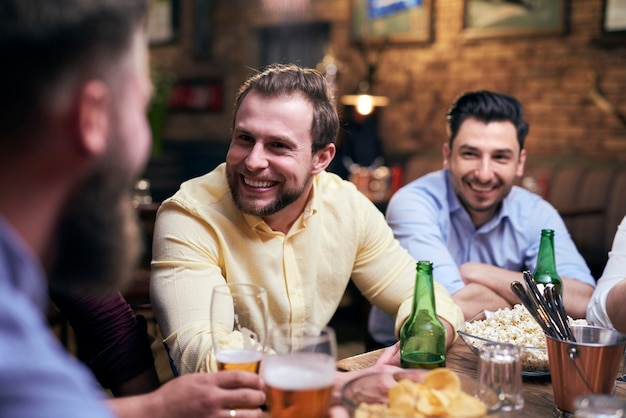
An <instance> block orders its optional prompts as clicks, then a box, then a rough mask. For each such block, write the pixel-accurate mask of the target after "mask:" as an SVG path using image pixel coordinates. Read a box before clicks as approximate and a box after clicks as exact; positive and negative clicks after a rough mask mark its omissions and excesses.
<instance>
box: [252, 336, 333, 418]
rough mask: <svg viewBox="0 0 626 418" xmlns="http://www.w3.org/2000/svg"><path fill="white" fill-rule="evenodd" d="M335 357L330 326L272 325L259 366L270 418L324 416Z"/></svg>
mask: <svg viewBox="0 0 626 418" xmlns="http://www.w3.org/2000/svg"><path fill="white" fill-rule="evenodd" d="M336 357H337V340H336V337H335V332H334V331H333V329H332V328H329V327H326V326H319V327H316V326H312V325H297V324H284V325H278V326H276V327H272V329H271V330H270V348H269V350H268V353H267V354H266V356H265V358H264V360H263V367H262V369H261V375H262V376H263V380H264V381H265V387H266V392H267V400H266V403H267V406H268V409H269V411H270V415H271V416H272V418H288V417H289V418H291V417H298V418H326V417H327V415H328V408H329V406H330V401H331V396H332V392H333V387H334V383H335V370H336V365H335V362H336Z"/></svg>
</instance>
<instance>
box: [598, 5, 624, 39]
mask: <svg viewBox="0 0 626 418" xmlns="http://www.w3.org/2000/svg"><path fill="white" fill-rule="evenodd" d="M602 34H603V35H608V36H626V0H604V4H603V8H602Z"/></svg>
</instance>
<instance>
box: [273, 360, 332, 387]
mask: <svg viewBox="0 0 626 418" xmlns="http://www.w3.org/2000/svg"><path fill="white" fill-rule="evenodd" d="M263 379H264V380H265V382H266V383H267V384H268V385H270V386H272V387H275V388H281V389H287V390H305V389H316V388H322V387H328V386H331V385H333V384H334V381H335V360H334V358H333V357H331V356H329V355H327V354H322V353H291V354H286V355H275V356H266V357H265V359H264V365H263Z"/></svg>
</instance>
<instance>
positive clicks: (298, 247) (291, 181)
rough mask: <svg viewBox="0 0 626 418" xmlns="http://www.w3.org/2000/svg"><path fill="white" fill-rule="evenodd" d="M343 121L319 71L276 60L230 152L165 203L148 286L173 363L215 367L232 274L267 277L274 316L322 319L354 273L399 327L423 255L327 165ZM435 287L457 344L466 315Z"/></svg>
mask: <svg viewBox="0 0 626 418" xmlns="http://www.w3.org/2000/svg"><path fill="white" fill-rule="evenodd" d="M338 132H339V117H338V115H337V111H336V109H335V106H334V103H333V99H332V96H331V94H330V90H329V86H328V85H327V83H326V81H325V79H324V77H323V76H322V75H321V74H319V73H318V72H317V71H315V70H311V69H304V68H300V67H297V66H293V65H276V66H271V67H269V68H268V69H266V70H265V71H263V72H260V73H258V74H256V75H254V76H253V77H251V78H250V79H249V80H248V81H246V82H245V83H244V84H243V86H242V87H241V89H240V91H239V94H238V96H237V100H236V104H235V119H234V122H233V134H232V139H231V144H230V148H229V150H228V154H227V156H226V162H225V163H223V164H221V165H220V166H218V167H217V168H216V169H215V170H213V171H212V172H210V173H208V174H206V175H204V176H201V177H198V178H195V179H191V180H189V181H187V182H185V183H183V184H182V185H181V187H180V190H179V191H178V192H177V193H176V194H175V195H174V196H172V197H171V198H170V199H168V200H166V201H165V202H163V204H162V206H161V208H160V210H159V213H158V216H157V221H156V227H155V235H154V248H153V261H152V280H151V297H152V303H153V306H154V309H155V314H156V316H157V319H158V322H159V324H160V326H161V327H162V331H163V335H164V337H165V340H164V342H165V345H166V346H167V348H168V352H169V354H170V357H171V358H172V360H173V362H174V364H173V365H174V367H175V368H176V369H177V372H179V373H189V372H194V371H210V370H211V366H210V365H211V364H212V362H211V356H212V350H211V348H212V347H211V345H212V342H211V329H210V320H209V312H210V307H209V304H210V300H211V291H212V289H213V287H215V286H216V285H218V284H223V283H225V282H228V283H255V284H258V285H261V286H263V287H265V288H266V289H267V292H268V298H269V307H270V327H271V326H272V325H274V324H279V323H293V324H303V323H310V324H319V325H325V324H327V323H328V322H329V321H330V319H331V317H332V316H333V314H334V313H335V311H336V309H337V307H338V306H339V302H340V299H341V297H342V295H343V294H344V292H345V289H346V286H347V285H348V282H349V281H350V280H351V279H352V280H353V282H354V283H355V285H356V286H357V287H358V288H359V290H360V291H361V292H362V293H363V295H364V296H365V297H366V298H367V299H368V300H369V301H370V302H371V303H372V304H374V305H376V306H378V307H379V308H381V309H382V310H383V311H385V312H387V313H389V314H390V315H392V316H394V317H396V333H397V332H398V330H399V328H400V326H401V325H402V323H403V322H404V320H405V319H406V318H407V316H408V315H409V313H410V310H411V301H412V297H413V285H414V280H415V262H416V261H415V260H414V259H413V258H412V257H411V256H410V255H409V254H408V252H407V251H406V250H404V249H403V248H402V247H401V246H400V245H399V243H398V241H397V240H396V239H394V237H393V233H392V231H391V229H390V228H389V226H388V225H387V223H386V221H385V219H384V217H383V215H382V213H381V212H380V211H379V210H378V209H377V208H376V207H375V206H374V204H373V203H372V202H370V201H369V200H368V199H367V198H366V197H365V196H364V195H362V194H361V193H360V192H358V191H357V189H356V188H355V187H354V185H353V184H352V183H350V182H348V181H345V180H342V179H341V178H340V177H338V176H336V175H335V174H332V173H329V172H326V171H325V169H326V168H327V167H328V165H329V164H330V162H331V160H332V159H333V157H334V156H335V144H334V142H335V139H336V137H337V134H338ZM435 293H436V295H435V298H436V304H437V311H438V315H439V316H440V317H441V319H443V322H444V324H445V326H446V330H447V341H448V344H451V342H452V341H453V339H454V337H455V330H456V328H457V327H458V326H459V325H460V323H461V322H462V321H463V314H462V312H461V310H460V309H459V307H458V306H457V305H455V304H454V302H453V301H452V299H451V298H450V296H449V294H448V293H447V291H446V290H445V289H444V288H443V287H442V286H439V285H437V286H436V292H435Z"/></svg>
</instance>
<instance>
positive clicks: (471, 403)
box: [448, 392, 487, 418]
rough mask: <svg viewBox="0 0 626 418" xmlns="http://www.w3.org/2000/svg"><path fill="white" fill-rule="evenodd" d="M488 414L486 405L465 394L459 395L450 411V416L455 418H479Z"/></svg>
mask: <svg viewBox="0 0 626 418" xmlns="http://www.w3.org/2000/svg"><path fill="white" fill-rule="evenodd" d="M486 414H487V408H486V407H485V405H483V403H482V402H481V401H480V400H479V399H478V398H476V397H474V396H471V395H468V394H467V393H465V392H461V393H459V396H458V397H457V398H456V399H455V400H454V402H452V404H451V405H450V408H449V409H448V415H450V416H452V417H455V418H478V417H482V416H485V415H486Z"/></svg>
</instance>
